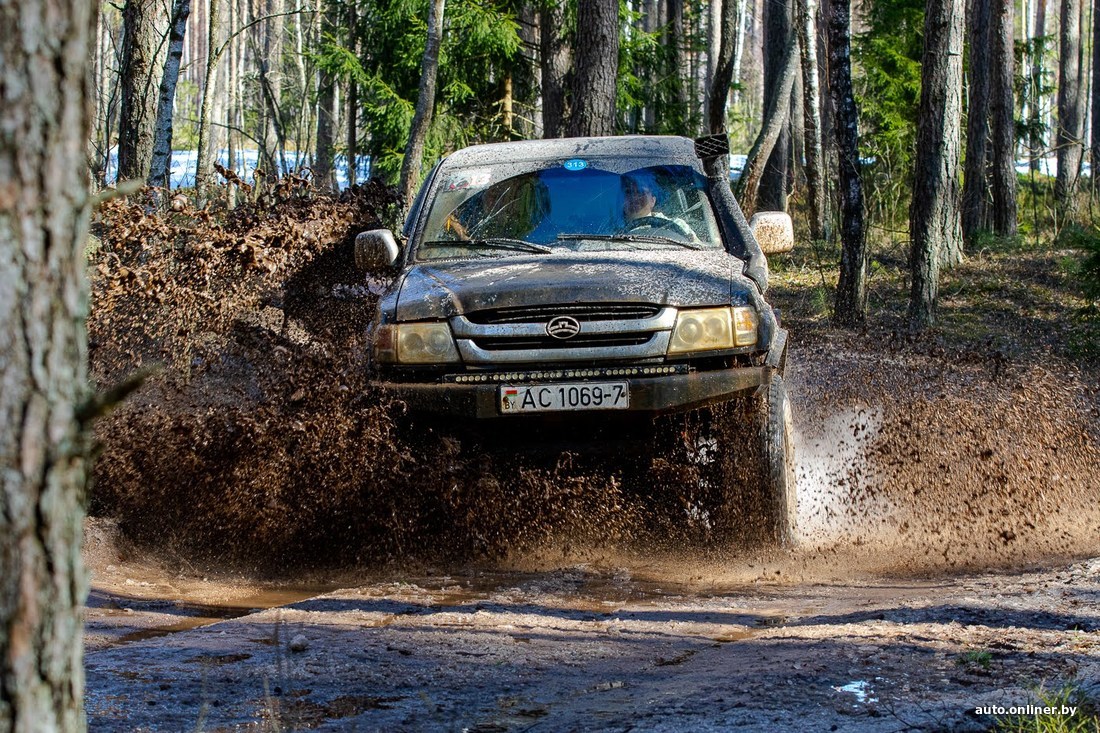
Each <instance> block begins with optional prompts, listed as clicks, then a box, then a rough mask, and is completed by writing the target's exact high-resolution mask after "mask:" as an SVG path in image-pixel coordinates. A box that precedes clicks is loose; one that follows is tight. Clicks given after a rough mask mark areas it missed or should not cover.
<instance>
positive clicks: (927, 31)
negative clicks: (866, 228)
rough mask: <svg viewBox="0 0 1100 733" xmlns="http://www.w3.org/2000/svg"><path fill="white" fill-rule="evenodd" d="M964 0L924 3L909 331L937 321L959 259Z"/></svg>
mask: <svg viewBox="0 0 1100 733" xmlns="http://www.w3.org/2000/svg"><path fill="white" fill-rule="evenodd" d="M962 1H963V0H928V2H927V3H926V6H925V17H924V52H923V55H922V57H921V96H920V110H919V112H918V116H917V154H916V164H915V167H914V174H913V176H914V181H913V201H912V204H911V206H910V208H909V236H910V241H911V249H910V256H909V264H910V269H911V271H912V289H911V291H910V298H909V323H910V327H911V328H913V329H915V330H919V329H923V328H926V327H928V326H931V325H932V324H933V323H934V322H935V313H936V300H937V296H938V290H939V273H940V268H941V267H942V266H944V265H949V264H954V263H956V262H959V261H960V260H961V258H962V242H961V240H962V231H961V230H962V227H961V222H960V216H959V186H958V174H959V170H958V169H959V143H960V140H959V137H960V134H959V133H960V130H959V119H960V114H961V111H962V50H963V49H962V46H963V18H964V17H965V13H964V10H963V5H962Z"/></svg>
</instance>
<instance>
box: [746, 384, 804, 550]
mask: <svg viewBox="0 0 1100 733" xmlns="http://www.w3.org/2000/svg"><path fill="white" fill-rule="evenodd" d="M756 399H758V400H759V402H760V404H759V406H758V412H757V415H758V423H757V425H758V429H757V439H758V441H759V445H760V449H761V450H760V458H761V464H762V465H761V466H760V468H761V471H760V473H761V489H762V491H761V494H762V496H761V503H762V505H763V508H764V510H765V512H766V522H767V526H768V534H769V535H770V537H771V538H772V539H773V540H774V541H775V543H776V544H777V545H779V546H780V547H794V546H795V545H796V544H797V543H798V491H797V479H796V476H795V462H794V425H793V420H792V416H791V402H790V399H789V398H788V396H787V385H786V383H785V382H784V381H783V377H782V376H781V375H780V374H778V373H773V374H772V375H771V378H770V380H769V381H768V384H767V390H766V392H765V393H764V394H762V395H760V396H759V397H757V398H756Z"/></svg>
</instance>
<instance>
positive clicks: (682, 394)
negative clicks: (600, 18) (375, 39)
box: [355, 135, 795, 543]
mask: <svg viewBox="0 0 1100 733" xmlns="http://www.w3.org/2000/svg"><path fill="white" fill-rule="evenodd" d="M728 152H729V151H728V144H727V143H726V138H725V136H724V135H722V136H713V137H708V138H702V139H700V140H695V141H692V140H689V139H685V138H680V137H648V136H631V137H606V138H578V139H564V140H543V141H526V142H512V143H501V144H494V145H479V146H475V147H470V148H466V149H464V150H460V151H458V152H456V153H454V154H452V155H450V156H448V157H447V158H445V159H444V160H443V161H442V162H440V163H439V164H438V165H437V166H436V167H435V169H434V170H433V171H432V172H431V174H430V175H429V176H428V178H427V180H426V181H425V183H424V185H423V187H422V188H421V190H420V192H419V195H418V196H417V198H416V200H415V202H414V204H413V206H412V208H411V210H410V212H409V214H408V217H407V220H406V222H405V226H404V229H403V231H402V239H403V240H404V242H403V246H402V245H399V244H398V241H397V239H396V238H395V236H394V235H393V233H392V232H390V231H389V230H386V229H381V230H373V231H368V232H363V233H362V234H360V235H359V236H358V237H357V239H356V245H355V257H356V263H357V265H358V266H359V267H361V268H363V269H365V270H368V271H374V272H380V271H387V270H388V271H389V273H390V274H392V275H394V277H393V280H392V283H391V284H390V285H389V287H388V288H387V289H386V291H385V292H384V294H383V295H382V297H381V299H380V301H379V303H378V311H377V314H376V317H375V320H374V323H373V324H372V326H371V329H372V333H371V343H372V354H371V364H372V367H373V368H374V369H375V370H376V374H377V378H378V380H379V381H380V382H381V383H382V384H383V385H384V386H385V387H386V388H387V389H389V390H391V391H392V392H393V393H395V394H396V396H397V397H398V398H400V399H401V400H402V401H404V402H405V403H406V404H408V406H409V407H410V408H412V409H414V410H422V411H428V412H434V413H445V414H449V415H456V416H461V417H467V418H471V419H488V420H496V421H512V422H510V423H509V426H511V427H510V428H509V429H513V428H514V430H515V431H518V432H520V433H522V432H523V428H522V427H520V424H521V423H522V424H524V425H530V424H532V421H537V420H538V419H545V418H547V417H548V416H555V417H557V418H562V417H565V418H566V419H568V418H569V417H572V418H574V419H580V420H584V421H592V420H602V419H605V418H609V417H610V416H612V415H618V416H621V415H622V414H624V413H625V414H630V415H634V416H636V417H635V419H636V420H639V419H643V418H642V417H641V416H640V415H639V413H645V414H646V415H647V416H653V415H662V414H666V413H691V414H698V413H702V412H706V413H707V414H708V415H711V414H712V413H713V412H714V410H715V408H716V406H717V407H722V406H726V405H733V406H734V407H735V408H736V409H726V411H725V413H724V414H726V415H729V416H732V417H727V418H726V419H732V420H733V421H734V422H735V423H737V425H736V427H738V428H739V429H738V430H736V431H733V434H734V435H736V436H739V437H733V438H730V437H728V436H729V435H730V434H731V433H730V431H728V430H727V431H724V432H723V433H721V435H722V436H724V437H722V438H721V442H722V443H723V445H721V446H716V442H717V441H718V440H719V438H717V437H714V436H717V435H719V433H718V432H715V433H714V435H713V436H711V437H706V436H704V437H700V438H699V439H698V440H697V441H696V442H695V444H694V446H695V447H694V449H693V452H692V453H691V455H690V456H688V457H686V458H685V460H686V461H698V460H699V456H700V455H711V456H714V455H716V454H720V455H722V456H724V458H723V460H724V461H725V462H727V463H737V464H744V463H747V462H751V463H752V464H753V465H754V466H755V467H756V469H757V470H756V471H755V473H754V474H753V475H754V477H755V479H754V480H753V482H752V483H753V484H754V486H753V487H752V490H754V491H756V492H758V493H759V494H760V496H761V497H762V498H763V501H764V503H765V504H766V505H767V507H768V508H767V511H766V512H765V514H766V515H768V518H769V522H770V523H771V529H770V532H769V533H770V534H771V536H772V537H773V538H774V539H777V540H779V541H780V542H783V543H789V542H790V541H791V540H792V539H793V536H794V522H795V494H794V477H793V472H792V471H793V469H792V465H793V464H792V456H791V445H790V432H791V431H790V425H791V416H790V408H789V406H788V402H787V395H786V389H785V387H784V382H783V370H784V366H785V361H786V358H785V357H786V352H787V332H786V331H785V330H784V329H782V328H781V327H780V325H779V319H778V315H777V313H776V312H775V310H774V309H773V308H772V307H771V306H770V305H769V304H768V302H767V301H766V300H765V293H766V291H767V287H768V265H767V259H766V257H765V255H766V254H768V253H772V252H782V251H786V250H789V249H790V248H791V246H792V244H793V234H792V230H791V221H790V218H789V217H788V216H787V215H786V214H777V213H765V214H758V215H756V216H754V217H753V221H752V222H751V223H749V222H746V220H745V217H744V215H743V214H742V212H741V209H740V208H739V206H738V204H737V202H736V201H735V200H734V197H733V195H732V193H731V191H730V186H729V178H728V172H727V163H726V160H727V156H728ZM761 245H763V247H762V246H761ZM713 420H714V418H713V416H711V417H708V418H707V420H706V421H705V422H708V423H709V422H712V421H713ZM717 447H722V448H725V449H727V450H725V451H717V450H716V448H717ZM734 500H735V499H734Z"/></svg>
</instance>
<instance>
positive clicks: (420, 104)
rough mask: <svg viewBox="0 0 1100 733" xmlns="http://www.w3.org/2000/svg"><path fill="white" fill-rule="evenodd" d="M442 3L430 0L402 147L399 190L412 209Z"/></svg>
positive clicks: (439, 37)
mask: <svg viewBox="0 0 1100 733" xmlns="http://www.w3.org/2000/svg"><path fill="white" fill-rule="evenodd" d="M443 11H444V0H432V2H431V5H430V6H429V9H428V41H427V44H426V45H425V46H424V58H423V61H422V62H421V64H420V92H419V94H418V95H417V98H416V112H415V113H414V114H413V120H412V129H411V130H410V131H409V144H408V145H407V146H406V147H405V159H404V160H403V161H402V162H401V182H400V184H399V189H400V191H401V195H402V196H403V200H404V201H405V206H406V207H407V206H411V205H412V201H413V198H414V197H415V196H416V186H417V184H418V183H419V182H420V166H421V163H422V162H423V159H424V141H425V139H426V138H427V137H428V128H429V127H431V124H432V109H433V108H434V107H435V81H436V74H437V73H438V71H439V45H440V43H441V42H442V39H443Z"/></svg>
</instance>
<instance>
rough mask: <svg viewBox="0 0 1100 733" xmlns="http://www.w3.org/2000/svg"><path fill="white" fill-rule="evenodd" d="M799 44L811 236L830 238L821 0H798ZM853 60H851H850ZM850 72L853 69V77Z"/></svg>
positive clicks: (808, 213)
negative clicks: (821, 71) (819, 23)
mask: <svg viewBox="0 0 1100 733" xmlns="http://www.w3.org/2000/svg"><path fill="white" fill-rule="evenodd" d="M796 10H797V14H798V17H797V19H796V20H797V27H798V43H799V49H800V52H801V53H800V61H801V64H802V118H803V125H802V128H803V148H804V158H805V161H806V164H805V168H806V203H807V204H808V208H809V211H808V212H807V215H808V217H809V220H810V237H811V238H812V239H814V240H816V241H823V240H826V239H828V234H827V231H826V222H828V219H829V218H828V215H827V212H826V210H825V206H826V199H825V182H824V179H823V178H824V177H823V175H822V166H823V165H824V160H825V155H824V152H823V149H822V141H821V84H820V81H819V77H818V71H817V0H796ZM849 62H850V59H849ZM850 78H851V76H850V71H849V79H850Z"/></svg>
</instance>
